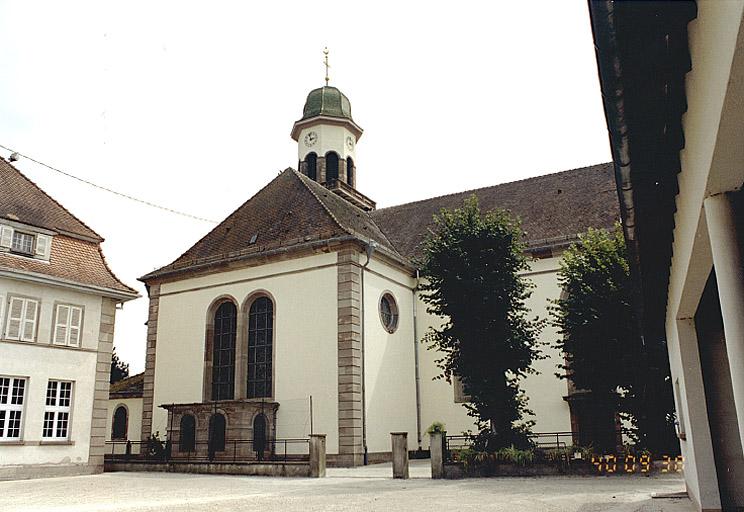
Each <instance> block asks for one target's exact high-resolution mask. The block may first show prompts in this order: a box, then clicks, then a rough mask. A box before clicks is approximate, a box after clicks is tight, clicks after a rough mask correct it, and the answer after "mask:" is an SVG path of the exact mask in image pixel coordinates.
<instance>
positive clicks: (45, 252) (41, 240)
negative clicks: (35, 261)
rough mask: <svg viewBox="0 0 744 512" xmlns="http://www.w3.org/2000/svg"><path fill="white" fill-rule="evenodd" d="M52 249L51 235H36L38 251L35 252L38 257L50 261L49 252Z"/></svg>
mask: <svg viewBox="0 0 744 512" xmlns="http://www.w3.org/2000/svg"><path fill="white" fill-rule="evenodd" d="M51 248H52V237H51V236H49V235H36V250H35V251H34V252H35V253H36V255H37V256H40V257H42V258H44V259H45V260H48V259H49V251H50V250H51Z"/></svg>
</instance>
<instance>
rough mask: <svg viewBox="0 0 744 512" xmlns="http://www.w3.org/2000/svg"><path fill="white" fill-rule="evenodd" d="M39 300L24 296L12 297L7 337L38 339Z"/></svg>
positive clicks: (9, 307) (9, 305) (13, 338)
mask: <svg viewBox="0 0 744 512" xmlns="http://www.w3.org/2000/svg"><path fill="white" fill-rule="evenodd" d="M38 312H39V301H37V300H34V299H28V298H24V297H10V301H9V304H8V319H7V321H6V323H5V338H6V339H9V340H19V341H35V340H36V321H37V317H38Z"/></svg>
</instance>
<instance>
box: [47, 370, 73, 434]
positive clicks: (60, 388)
mask: <svg viewBox="0 0 744 512" xmlns="http://www.w3.org/2000/svg"><path fill="white" fill-rule="evenodd" d="M71 402H72V382H69V381H62V380H50V381H49V383H48V384H47V393H46V406H45V408H44V429H43V431H42V434H41V437H43V438H44V439H67V438H68V437H69V433H70V404H71Z"/></svg>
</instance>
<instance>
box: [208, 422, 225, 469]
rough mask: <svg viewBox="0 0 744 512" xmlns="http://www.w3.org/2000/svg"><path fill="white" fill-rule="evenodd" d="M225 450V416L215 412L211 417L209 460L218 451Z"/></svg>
mask: <svg viewBox="0 0 744 512" xmlns="http://www.w3.org/2000/svg"><path fill="white" fill-rule="evenodd" d="M224 451H225V417H224V416H223V415H222V414H220V413H217V414H213V415H212V416H211V417H210V418H209V460H212V459H214V457H215V455H216V454H217V452H224Z"/></svg>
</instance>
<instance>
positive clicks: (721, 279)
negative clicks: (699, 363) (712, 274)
mask: <svg viewBox="0 0 744 512" xmlns="http://www.w3.org/2000/svg"><path fill="white" fill-rule="evenodd" d="M704 207H705V219H706V221H707V223H708V236H709V237H710V247H711V252H712V253H713V266H714V267H715V271H716V282H717V283H718V296H719V299H720V301H721V313H722V315H723V332H724V334H725V336H726V351H727V352H728V360H729V367H730V368H731V384H732V386H733V391H734V404H735V407H736V415H737V417H738V421H739V435H740V437H741V442H742V446H744V266H743V264H744V257H742V253H741V248H740V247H739V243H738V240H737V233H736V229H737V227H736V216H735V215H736V214H735V212H734V208H733V205H732V204H731V197H730V196H729V195H728V194H717V195H714V196H711V197H708V198H706V199H705V202H704ZM739 236H744V233H741V234H739ZM701 342H703V343H704V340H701Z"/></svg>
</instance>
